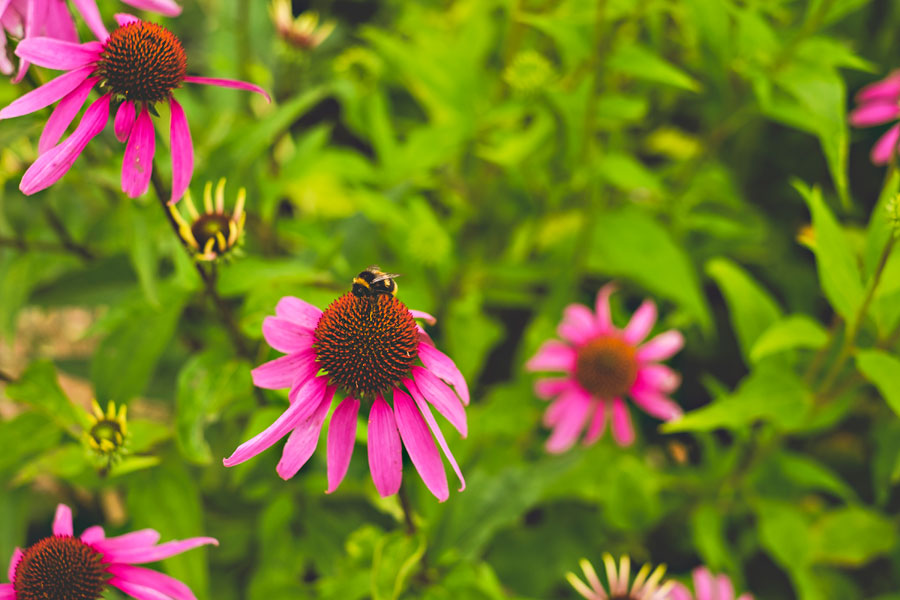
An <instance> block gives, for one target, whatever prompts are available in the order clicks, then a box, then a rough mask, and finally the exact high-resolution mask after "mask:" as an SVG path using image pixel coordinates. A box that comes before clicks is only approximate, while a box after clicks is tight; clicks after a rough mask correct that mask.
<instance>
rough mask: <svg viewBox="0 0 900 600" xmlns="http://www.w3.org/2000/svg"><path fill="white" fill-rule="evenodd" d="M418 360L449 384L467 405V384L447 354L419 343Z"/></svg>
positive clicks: (426, 344) (429, 345)
mask: <svg viewBox="0 0 900 600" xmlns="http://www.w3.org/2000/svg"><path fill="white" fill-rule="evenodd" d="M419 360H421V361H422V364H423V365H425V368H426V369H428V370H429V371H431V372H432V373H434V374H435V375H437V376H438V377H440V378H441V379H443V380H444V381H446V382H447V383H449V384H451V385H452V386H453V387H454V388H455V389H456V393H457V394H459V397H460V399H461V400H462V403H463V404H465V405H466V406H468V405H469V386H468V385H467V384H466V378H465V377H463V376H462V373H460V372H459V368H457V366H456V363H454V362H453V360H451V359H450V357H449V356H447V355H446V354H444V353H443V352H441V351H440V350H438V349H437V348H435V347H434V346H432V345H431V344H428V343H421V342H420V343H419Z"/></svg>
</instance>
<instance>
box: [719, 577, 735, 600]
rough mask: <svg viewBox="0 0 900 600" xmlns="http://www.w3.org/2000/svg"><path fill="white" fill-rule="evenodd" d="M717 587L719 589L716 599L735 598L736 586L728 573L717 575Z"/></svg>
mask: <svg viewBox="0 0 900 600" xmlns="http://www.w3.org/2000/svg"><path fill="white" fill-rule="evenodd" d="M716 588H717V589H718V596H717V597H716V600H734V586H733V585H731V579H729V578H728V576H727V575H719V576H718V577H716Z"/></svg>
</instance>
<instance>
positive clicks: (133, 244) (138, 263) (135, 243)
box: [126, 202, 159, 306]
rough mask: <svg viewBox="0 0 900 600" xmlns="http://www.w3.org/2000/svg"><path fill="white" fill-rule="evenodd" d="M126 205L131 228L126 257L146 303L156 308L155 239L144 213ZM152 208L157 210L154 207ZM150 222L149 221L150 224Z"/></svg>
mask: <svg viewBox="0 0 900 600" xmlns="http://www.w3.org/2000/svg"><path fill="white" fill-rule="evenodd" d="M126 204H127V206H128V222H129V225H130V226H131V235H130V236H129V238H128V257H129V258H130V259H131V264H132V265H133V266H134V270H135V272H136V273H137V276H138V281H140V283H141V289H142V290H144V294H145V295H146V296H147V301H148V302H149V303H150V304H152V305H153V306H158V305H159V280H158V278H157V275H156V268H157V253H156V237H155V236H154V235H152V234H151V232H150V230H149V223H148V215H147V214H146V211H145V210H144V209H143V208H142V207H140V206H137V205H135V204H134V203H132V202H129V203H126ZM153 208H154V209H157V207H156V206H154V207H153ZM152 222H153V221H152V220H151V221H150V223H152Z"/></svg>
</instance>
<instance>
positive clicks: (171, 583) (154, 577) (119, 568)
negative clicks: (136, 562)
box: [106, 564, 197, 600]
mask: <svg viewBox="0 0 900 600" xmlns="http://www.w3.org/2000/svg"><path fill="white" fill-rule="evenodd" d="M106 571H107V572H108V573H110V574H111V575H113V576H114V577H117V578H118V579H120V580H121V581H127V582H128V583H131V584H136V585H139V586H142V587H145V588H150V589H151V590H155V591H157V592H159V593H161V594H165V596H166V597H167V598H172V599H173V600H197V597H196V596H194V593H193V592H192V591H191V588H189V587H188V586H187V585H185V584H184V583H182V582H180V581H178V580H177V579H175V578H174V577H169V576H168V575H165V574H163V573H160V572H159V571H154V570H152V569H147V568H145V567H135V566H133V565H125V564H112V565H109V566H108V567H107V568H106Z"/></svg>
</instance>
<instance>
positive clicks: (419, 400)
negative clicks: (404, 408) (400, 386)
mask: <svg viewBox="0 0 900 600" xmlns="http://www.w3.org/2000/svg"><path fill="white" fill-rule="evenodd" d="M413 388H415V386H413ZM413 388H410V391H412V390H413ZM413 400H415V402H416V406H417V407H418V408H419V411H421V413H422V416H423V417H424V418H425V422H426V423H428V428H429V429H430V430H431V433H432V434H434V437H435V439H436V440H437V441H438V445H439V446H440V447H441V450H442V451H443V452H444V456H446V457H447V460H448V461H449V462H450V466H451V467H453V472H454V473H456V477H457V478H458V479H459V491H460V492H462V491H463V490H465V489H466V479H465V477H463V474H462V471H461V470H460V468H459V465H458V464H457V463H456V458H455V457H454V456H453V453H452V452H450V447H449V446H448V445H447V440H446V439H444V434H443V433H442V432H441V428H440V427H438V424H437V421H436V420H435V419H434V415H433V414H431V409H430V408H428V403H427V402H425V399H424V398H423V397H422V396H421V394H418V395H417V394H413Z"/></svg>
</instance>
